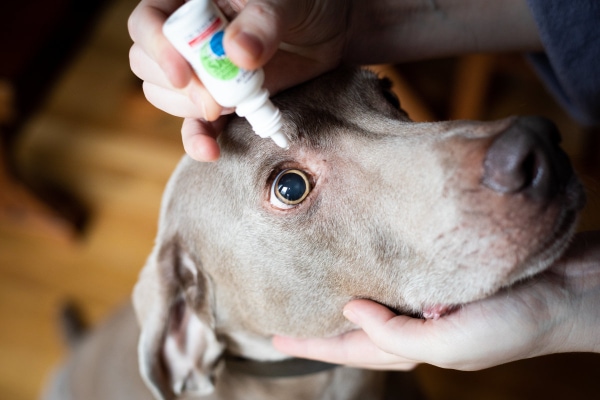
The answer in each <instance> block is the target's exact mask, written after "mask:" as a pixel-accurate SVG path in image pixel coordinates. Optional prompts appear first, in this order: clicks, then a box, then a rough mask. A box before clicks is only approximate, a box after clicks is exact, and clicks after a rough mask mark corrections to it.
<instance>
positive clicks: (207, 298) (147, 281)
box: [133, 239, 223, 399]
mask: <svg viewBox="0 0 600 400" xmlns="http://www.w3.org/2000/svg"><path fill="white" fill-rule="evenodd" d="M133 303H134V307H135V310H136V314H137V317H138V320H139V323H140V326H141V335H140V340H139V343H138V358H139V367H140V373H141V375H142V378H143V379H144V381H145V382H146V385H147V386H148V387H149V388H150V390H151V391H152V393H153V394H154V396H155V397H156V398H157V399H175V398H176V397H177V396H179V395H181V394H193V395H206V394H209V393H211V392H212V391H213V389H214V386H213V381H214V375H215V373H216V369H217V367H218V366H219V364H220V363H219V361H220V359H221V355H222V352H223V345H222V344H221V343H220V342H219V340H218V339H217V336H216V334H215V330H214V328H215V317H214V312H213V299H212V290H211V283H210V279H209V278H208V276H207V275H206V274H205V273H204V272H203V271H202V269H201V268H198V266H197V265H196V263H195V262H194V261H193V259H192V258H191V257H190V255H189V253H188V252H187V251H186V250H185V249H183V248H182V246H181V244H180V243H179V241H178V240H177V239H172V240H170V241H161V240H159V241H158V243H157V245H156V246H155V248H154V251H153V252H152V254H151V255H150V257H149V258H148V261H147V263H146V265H145V267H144V269H143V270H142V273H141V274H140V278H139V281H138V283H137V284H136V286H135V289H134V292H133Z"/></svg>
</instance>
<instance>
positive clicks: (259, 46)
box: [224, 0, 297, 70]
mask: <svg viewBox="0 0 600 400" xmlns="http://www.w3.org/2000/svg"><path fill="white" fill-rule="evenodd" d="M295 3H297V2H296V1H284V2H281V1H279V2H277V1H274V0H250V1H248V4H246V6H245V7H244V8H243V9H242V11H240V13H239V14H238V15H237V17H235V19H234V20H233V21H232V22H231V24H230V25H229V26H228V27H227V29H226V31H225V40H224V45H225V51H226V53H227V56H228V57H229V58H230V59H231V61H232V62H233V63H234V64H236V65H237V66H239V67H242V68H244V69H249V70H254V69H257V68H261V67H262V66H263V65H265V64H266V63H267V61H269V60H270V59H271V57H273V54H275V52H276V51H277V48H278V46H279V44H280V43H281V40H282V36H283V33H284V29H286V28H287V27H288V26H289V21H290V16H292V15H294V12H295V11H294V10H293V9H294V8H295V7H296V6H295Z"/></svg>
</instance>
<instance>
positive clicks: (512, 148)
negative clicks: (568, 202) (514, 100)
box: [482, 118, 572, 199]
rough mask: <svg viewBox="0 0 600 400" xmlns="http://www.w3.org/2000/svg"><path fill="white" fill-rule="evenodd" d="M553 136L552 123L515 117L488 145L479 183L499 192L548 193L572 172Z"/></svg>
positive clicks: (541, 196)
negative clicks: (514, 120)
mask: <svg viewBox="0 0 600 400" xmlns="http://www.w3.org/2000/svg"><path fill="white" fill-rule="evenodd" d="M550 128H552V129H550ZM557 137H559V134H558V132H557V131H556V129H555V128H554V127H553V125H551V124H550V123H548V122H546V121H544V120H541V119H539V118H531V119H525V118H523V119H520V120H518V121H517V122H516V123H514V124H513V125H512V126H510V127H509V128H508V129H507V130H506V131H504V132H502V133H501V134H500V135H499V136H498V137H497V138H496V139H495V140H494V142H493V143H492V145H491V146H490V148H489V149H488V151H487V154H486V156H485V160H484V165H483V167H484V172H483V179H482V183H483V185H485V186H486V187H488V188H490V189H492V190H494V191H496V192H498V193H503V194H514V193H522V192H525V193H526V194H528V195H529V196H530V197H532V198H535V199H544V198H548V197H550V196H552V195H553V194H554V193H556V191H557V190H558V189H560V188H561V187H563V186H564V185H565V183H566V181H567V180H568V177H570V175H572V168H571V166H570V163H569V161H568V158H567V157H566V155H565V154H564V152H563V151H562V150H561V149H560V148H559V147H558V142H559V139H557Z"/></svg>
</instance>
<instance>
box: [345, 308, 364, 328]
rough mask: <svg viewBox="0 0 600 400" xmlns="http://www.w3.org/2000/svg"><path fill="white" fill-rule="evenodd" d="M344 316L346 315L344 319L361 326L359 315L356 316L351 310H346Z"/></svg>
mask: <svg viewBox="0 0 600 400" xmlns="http://www.w3.org/2000/svg"><path fill="white" fill-rule="evenodd" d="M343 314H344V317H345V318H346V319H347V320H348V321H350V322H352V323H355V324H356V325H359V323H360V319H359V318H358V315H356V314H355V313H354V312H352V311H350V310H344V312H343Z"/></svg>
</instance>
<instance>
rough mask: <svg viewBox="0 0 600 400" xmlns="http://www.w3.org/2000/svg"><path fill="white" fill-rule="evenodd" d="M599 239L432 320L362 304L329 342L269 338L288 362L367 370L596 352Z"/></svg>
mask: <svg viewBox="0 0 600 400" xmlns="http://www.w3.org/2000/svg"><path fill="white" fill-rule="evenodd" d="M598 304H600V232H587V233H584V234H579V235H578V236H577V237H576V240H575V241H574V244H573V246H572V247H571V248H570V249H569V251H568V252H567V254H565V256H564V257H563V258H562V259H561V260H560V261H559V262H557V263H556V264H555V265H554V266H552V267H551V268H550V269H549V270H548V271H546V272H545V273H543V274H541V275H539V276H537V277H535V278H533V279H531V280H528V281H526V282H523V283H521V284H519V285H517V286H514V287H512V288H508V289H506V290H504V291H502V292H501V293H498V294H496V295H494V296H492V297H490V298H488V299H485V300H482V301H478V302H475V303H471V304H468V305H465V306H463V307H461V308H460V309H459V310H457V311H455V312H453V313H451V314H449V315H446V316H443V317H442V318H440V319H437V320H421V319H415V318H410V317H406V316H397V315H395V314H394V313H393V312H391V311H390V310H389V309H388V308H386V307H384V306H381V305H379V304H377V303H374V302H371V301H368V300H356V301H352V302H350V303H348V304H347V305H346V307H345V308H344V315H345V316H346V318H348V319H349V320H351V321H352V322H354V323H356V324H357V325H359V326H360V327H361V328H362V330H356V331H352V332H349V333H346V334H344V335H341V336H338V337H334V338H329V339H303V340H300V339H292V338H284V337H275V338H274V340H273V344H274V345H275V347H276V348H277V349H279V350H280V351H283V352H285V353H288V354H290V355H294V356H298V357H305V358H312V359H319V360H322V361H327V362H332V363H338V364H346V365H350V366H355V367H362V368H370V369H386V370H392V369H399V370H404V369H409V368H411V367H413V366H414V365H416V364H417V363H427V364H432V365H436V366H439V367H443V368H452V369H459V370H479V369H484V368H488V367H492V366H495V365H499V364H503V363H507V362H510V361H515V360H519V359H524V358H531V357H536V356H541V355H545V354H551V353H559V352H571V351H590V352H600V337H599V336H598V334H597V332H598V329H599V328H600V311H599V309H598V306H597V305H598Z"/></svg>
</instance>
